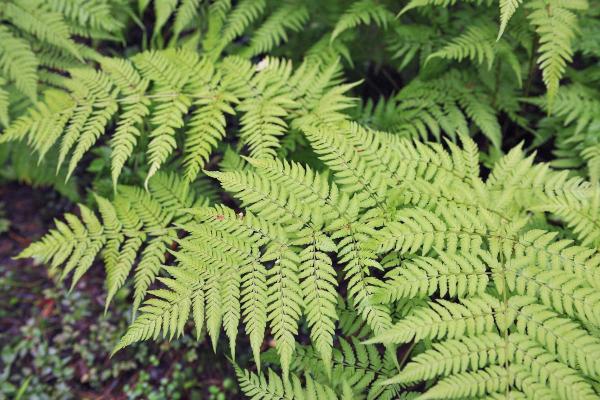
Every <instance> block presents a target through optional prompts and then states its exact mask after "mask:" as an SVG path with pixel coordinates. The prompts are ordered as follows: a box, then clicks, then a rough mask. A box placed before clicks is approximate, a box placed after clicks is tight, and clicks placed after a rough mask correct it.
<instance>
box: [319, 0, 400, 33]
mask: <svg viewBox="0 0 600 400" xmlns="http://www.w3.org/2000/svg"><path fill="white" fill-rule="evenodd" d="M392 19H393V14H392V13H391V12H390V11H389V10H388V9H387V8H386V7H385V6H384V5H383V4H380V3H378V2H376V1H373V0H359V1H355V2H354V3H352V5H351V6H350V7H349V8H348V10H347V11H346V12H344V14H342V16H341V17H340V19H339V20H338V21H337V23H336V25H335V27H334V28H333V32H332V33H331V38H330V41H331V42H333V41H334V40H335V39H336V38H337V37H338V36H340V34H342V32H344V31H347V30H349V29H352V28H355V27H356V26H358V25H361V24H364V25H369V24H370V23H371V21H373V23H375V24H376V25H377V26H379V27H381V28H384V29H385V28H387V25H388V22H390V21H391V20H392Z"/></svg>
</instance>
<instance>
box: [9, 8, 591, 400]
mask: <svg viewBox="0 0 600 400" xmlns="http://www.w3.org/2000/svg"><path fill="white" fill-rule="evenodd" d="M28 1H29V0H28ZM31 1H33V0H31ZM17 3H18V2H16V1H15V2H14V4H17ZM100 3H102V4H104V3H103V2H99V3H98V7H99V10H100V11H101V10H104V11H106V10H108V8H106V7H108V6H102V7H101V4H100ZM9 4H13V2H10V3H9ZM23 4H25V3H23ZM27 4H29V3H27ZM48 4H49V5H48V7H50V4H52V7H55V8H53V10H56V15H63V17H61V18H62V20H60V21H59V18H58V17H56V18H55V19H53V20H52V21H50V22H52V24H50V23H49V24H48V26H47V28H44V29H41V30H40V29H38V28H35V29H34V27H32V25H31V24H32V22H27V23H25V22H22V23H20V24H18V23H16V22H15V23H14V26H15V27H19V28H20V29H22V30H24V31H27V32H29V33H28V34H27V35H25V34H16V33H15V31H14V28H13V26H12V25H10V27H8V26H7V27H5V26H4V25H2V26H0V38H1V37H4V38H5V39H6V40H5V41H4V42H2V41H0V67H2V69H1V74H2V76H1V77H0V82H4V83H2V85H4V86H1V87H0V121H2V123H6V122H8V126H7V127H6V128H5V129H4V130H3V132H2V134H1V135H0V143H7V144H8V143H10V144H11V145H12V144H15V145H17V144H18V145H22V146H24V145H27V146H28V147H29V148H31V149H33V150H34V151H35V152H36V153H37V155H38V156H39V158H40V159H41V160H44V159H46V158H48V157H54V156H56V159H57V162H56V164H57V165H56V168H55V169H56V171H57V172H58V173H59V175H60V176H65V177H69V176H71V175H73V174H74V175H77V173H78V172H79V171H81V170H78V167H80V166H86V165H88V164H89V165H90V167H89V168H88V171H94V172H97V171H101V170H102V168H101V167H99V166H98V165H100V164H102V162H105V163H106V172H108V171H110V172H109V173H105V175H110V177H108V176H102V177H101V179H103V180H100V181H99V182H94V188H96V189H99V190H96V191H95V192H96V194H94V195H93V196H91V198H93V201H91V202H90V204H87V205H86V204H82V205H80V208H79V212H78V214H77V215H76V214H73V213H67V214H65V216H64V218H62V219H61V220H57V222H56V227H55V228H54V229H52V230H51V231H50V232H49V233H48V234H47V235H45V236H44V237H42V239H40V240H39V241H37V242H34V243H33V244H31V245H30V246H29V247H28V248H27V249H25V250H24V251H23V252H22V254H21V255H20V256H21V257H37V258H38V259H40V260H41V261H43V262H44V263H46V264H48V265H49V266H50V270H51V272H52V273H53V274H56V275H57V276H58V277H59V278H61V279H66V278H67V277H69V276H70V275H72V280H71V286H72V287H73V286H75V285H76V284H77V282H78V281H79V280H80V279H81V278H82V276H83V275H84V274H85V273H86V272H87V271H88V269H89V268H92V266H93V263H94V260H95V259H96V258H98V256H100V257H101V259H102V264H103V265H104V267H105V271H106V289H107V299H106V305H107V306H108V305H109V303H110V302H111V300H113V299H114V298H115V296H116V294H117V292H118V291H119V290H120V289H121V288H122V287H123V286H124V285H127V284H128V282H127V278H128V276H129V275H130V274H132V275H133V280H132V285H133V299H132V309H133V320H132V322H131V325H130V326H129V329H128V330H127V332H126V333H125V334H124V335H123V336H122V338H121V340H120V341H119V342H118V343H117V344H116V347H115V349H114V351H115V352H117V351H120V350H122V349H124V348H126V347H128V346H133V345H135V343H136V342H140V341H144V340H157V339H159V338H165V339H167V340H173V339H175V338H178V337H180V336H182V335H184V334H185V333H187V332H188V331H190V328H192V327H193V331H194V336H195V337H196V338H197V339H198V340H200V339H203V338H205V337H206V338H207V340H210V342H211V344H212V347H213V349H214V350H215V351H217V349H218V347H219V345H220V344H221V345H222V344H223V341H222V340H221V339H222V338H223V339H224V340H225V341H226V343H227V345H228V354H229V355H230V357H231V359H232V362H233V363H234V365H235V366H236V367H235V370H236V374H237V376H238V380H239V382H240V388H241V390H242V391H243V392H244V393H245V394H246V395H247V396H248V397H250V398H255V399H287V398H290V399H296V398H299V399H303V398H306V399H312V398H315V399H316V398H319V399H321V398H325V399H327V398H332V399H333V398H340V399H367V400H371V399H382V400H385V399H396V398H400V399H412V398H417V397H418V398H423V399H444V398H448V399H450V398H456V399H464V398H469V399H470V398H487V399H501V398H515V399H520V398H534V399H535V398H544V399H546V398H548V399H554V398H557V399H596V398H598V397H599V394H598V393H600V392H599V388H600V363H599V362H598V361H597V360H598V357H599V356H600V339H599V335H598V332H599V329H600V311H599V310H600V294H599V292H598V289H599V288H600V272H599V268H600V254H599V253H598V251H599V249H600V247H599V246H600V229H599V228H598V227H599V226H600V214H599V210H600V191H599V188H598V185H597V183H598V182H597V181H598V178H599V177H600V142H599V140H598V137H599V136H598V132H599V130H600V119H599V117H598V115H600V106H599V104H600V102H599V99H600V97H599V96H598V89H597V87H594V85H596V84H597V83H600V74H599V73H598V71H597V66H595V64H594V63H595V62H597V56H598V54H600V50H599V49H598V48H597V44H598V43H597V41H595V40H593V39H589V38H586V40H584V41H581V43H579V42H578V39H579V38H580V37H579V36H578V35H581V34H584V35H585V34H586V32H588V33H589V32H595V29H596V28H597V27H596V26H595V23H596V22H597V21H595V20H596V16H597V15H598V14H597V12H596V11H594V9H593V7H594V6H595V5H596V4H597V1H596V0H589V4H588V1H585V0H575V1H566V0H529V1H520V0H519V1H492V0H471V1H466V0H465V1H458V0H413V1H410V2H406V3H405V4H403V5H399V4H395V3H393V2H391V1H390V2H386V1H373V0H360V1H348V2H322V4H321V3H319V2H312V1H308V2H298V1H285V2H272V1H267V0H242V1H238V2H231V1H228V0H215V1H204V2H200V1H188V0H181V1H164V2H159V1H154V2H149V1H141V2H139V4H138V5H137V7H136V9H137V11H136V12H137V13H138V14H139V17H140V19H141V20H143V21H144V22H145V21H147V18H149V17H148V15H152V17H153V18H155V19H154V24H153V25H152V34H151V35H150V30H148V31H146V28H145V27H141V28H139V29H141V30H142V33H143V36H144V39H143V40H142V42H143V43H141V44H136V45H137V46H138V47H136V48H130V47H128V51H129V50H131V51H130V53H129V54H127V55H122V54H121V55H120V56H119V52H116V53H117V55H109V54H110V53H108V52H107V54H103V55H98V54H94V55H93V56H91V55H90V54H89V52H88V51H87V50H86V49H85V47H84V46H82V45H80V44H78V42H75V41H73V39H72V35H73V34H74V33H73V32H74V31H70V30H69V29H70V28H69V26H70V25H69V24H70V23H71V22H72V21H80V22H81V23H83V22H85V24H89V25H90V29H91V31H90V35H88V36H89V37H92V38H94V36H92V35H91V33H92V31H93V32H96V30H103V31H106V32H120V31H119V30H118V26H120V24H117V23H116V22H115V25H114V27H113V26H112V25H110V24H109V23H108V22H101V21H100V20H95V19H94V18H92V17H88V18H84V16H78V15H77V14H74V13H73V11H72V8H69V7H68V4H67V3H66V2H60V1H57V2H49V3H48ZM69 4H70V3H69ZM86 4H87V3H86ZM11 7H12V6H11ZM81 7H84V6H81ZM86 7H88V6H86ZM89 7H90V8H89V9H90V10H91V9H93V7H91V5H90V6H89ZM5 8H6V7H5ZM5 8H2V6H0V13H2V12H5ZM7 9H9V10H10V7H8V8H7ZM87 9H88V8H85V10H87ZM100 11H98V13H99V14H98V15H102V14H101V12H100ZM104 11H102V12H104ZM10 12H12V11H9V14H7V15H12V14H10ZM106 12H108V11H106ZM61 13H62V14H61ZM3 15H4V14H3ZM52 15H55V14H51V16H50V17H44V18H51V17H52ZM394 15H397V17H396V18H394ZM11 18H12V17H11ZM15 18H17V17H15ZM52 18H54V17H52ZM498 20H499V23H496V22H494V21H498ZM15 21H16V20H15ZM61 21H62V22H61ZM68 21H71V22H68ZM115 21H117V20H115ZM119 21H120V20H119ZM113 22H114V21H113ZM28 24H29V25H28ZM86 26H87V25H86ZM65 27H66V28H65ZM92 28H93V29H92ZM36 29H37V30H36ZM136 29H137V28H136ZM580 29H581V30H580ZM19 32H21V31H19ZM52 32H54V33H55V34H52V35H51V34H50V33H52ZM77 35H82V37H88V36H85V35H83V34H80V33H78V34H77ZM115 35H117V34H116V33H115ZM32 38H35V40H38V41H46V42H48V46H51V47H52V48H53V49H54V47H58V48H59V49H62V50H60V51H62V52H63V53H65V54H67V55H68V57H72V58H73V59H74V60H76V61H77V62H73V63H72V64H68V63H67V65H65V66H64V67H59V66H57V68H56V70H57V71H61V72H60V73H59V74H53V77H51V78H48V79H46V77H47V76H48V75H47V74H45V75H43V76H44V77H45V78H44V82H45V81H46V80H47V81H48V82H46V83H47V84H48V85H45V86H44V90H43V91H40V92H39V93H41V94H43V98H42V99H41V101H39V102H36V103H35V104H34V105H33V106H31V107H28V108H26V111H22V112H20V113H15V112H14V111H13V109H14V107H15V105H14V104H13V103H11V100H12V97H11V96H14V94H15V93H18V92H22V93H23V94H25V95H26V96H29V97H32V99H33V98H35V96H37V93H38V89H39V83H40V82H38V81H42V79H40V78H39V76H41V75H40V71H39V70H40V68H42V67H44V66H45V65H46V64H44V63H45V61H43V60H44V58H41V57H38V56H37V54H35V52H34V51H33V47H32V46H33V45H32V43H33V42H31V41H29V39H31V40H33V39H32ZM375 39H376V40H375ZM3 45H4V47H2V46H3ZM5 48H6V49H9V48H12V50H5ZM111 49H112V48H111ZM46 50H48V49H46ZM54 50H56V49H54ZM300 50H301V51H300ZM367 50H368V51H367ZM5 54H11V55H12V54H14V58H10V59H7V58H6V56H5ZM53 54H54V53H53ZM60 54H62V53H60ZM575 57H577V63H574V64H572V63H571V62H572V60H573V59H574V58H575ZM78 58H81V59H83V60H88V62H87V63H85V64H82V62H81V60H78ZM13 61H14V63H15V64H14V65H13V64H12V63H13ZM59 61H60V60H59ZM21 64H22V68H17V67H15V65H17V66H19V65H21ZM57 64H58V62H57ZM580 65H584V67H580ZM40 66H42V67H40ZM581 68H583V69H581ZM373 71H375V72H373ZM36 74H38V75H39V76H38V77H36ZM363 75H364V76H365V81H364V82H363V81H358V82H354V83H350V82H351V80H350V79H349V78H348V77H349V76H352V77H355V78H356V77H357V76H363ZM567 79H568V80H569V83H568V84H567V83H566V80H567ZM563 81H565V84H562V82H563ZM381 82H384V83H383V84H382V83H381ZM13 84H14V87H15V88H16V92H15V90H13V87H12V86H11V85H13ZM378 85H385V88H384V90H380V88H379V87H378ZM47 86H48V87H47ZM49 86H51V87H49ZM5 87H6V88H7V89H3V88H5ZM544 87H545V88H546V89H544ZM372 88H375V89H372ZM373 91H375V92H376V93H375V94H376V97H374V96H371V95H372V94H373ZM355 95H357V96H358V95H360V96H361V99H356V98H354V97H352V96H355ZM533 96H536V97H533ZM13 115H15V116H17V118H12V117H13ZM11 118H12V119H11ZM532 134H533V135H532ZM550 140H552V141H553V143H554V145H555V149H554V153H555V158H554V159H553V160H551V161H550V162H548V163H546V162H538V160H540V159H541V160H549V159H550V158H551V157H548V153H549V151H547V148H546V147H541V150H540V154H536V153H535V152H534V151H532V149H534V148H535V147H537V146H542V145H543V144H544V143H546V142H547V141H550ZM98 154H100V156H98ZM94 157H96V158H94ZM90 159H91V161H90ZM102 165H104V164H102ZM557 167H558V168H557ZM554 168H557V169H554ZM53 169H54V166H53ZM103 172H104V171H102V172H100V173H99V175H102V173H103ZM587 177H589V178H591V179H589V180H587ZM106 187H108V188H109V189H108V190H106V189H105V188H106ZM217 187H218V188H219V189H217ZM103 189H104V190H103ZM111 189H112V192H113V193H112V194H111ZM92 204H93V205H92ZM94 208H96V209H97V210H98V213H96V212H94V211H92V209H94ZM222 331H223V332H224V335H223V337H222V334H221V332H222ZM240 336H244V338H243V339H242V338H240ZM242 343H243V344H246V346H247V344H248V343H249V348H250V350H247V349H244V348H242V345H241V344H242ZM268 348H272V349H271V350H266V349H268ZM265 350H266V351H265ZM241 351H247V352H250V351H251V353H252V357H251V361H250V362H251V365H250V366H249V367H248V368H246V366H244V368H242V367H238V366H237V362H240V364H244V363H245V362H246V360H247V359H248V357H236V355H239V353H240V352H241ZM265 364H266V368H265V367H264V365H265Z"/></svg>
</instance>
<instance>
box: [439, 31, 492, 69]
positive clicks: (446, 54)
mask: <svg viewBox="0 0 600 400" xmlns="http://www.w3.org/2000/svg"><path fill="white" fill-rule="evenodd" d="M494 44H495V43H494V32H493V31H492V29H491V27H490V26H489V25H475V26H469V27H468V28H467V29H466V31H465V32H464V33H463V34H461V35H460V36H458V37H457V38H455V39H453V40H452V41H450V42H449V43H448V44H446V45H445V46H444V47H442V48H441V49H439V50H437V51H436V52H434V53H432V54H430V55H429V57H428V58H427V60H429V59H431V58H436V57H437V58H443V59H449V60H457V61H459V62H460V61H462V60H463V59H470V60H473V61H477V63H479V64H483V63H484V62H485V63H486V64H487V67H488V69H489V68H491V67H492V64H493V63H494V58H495V53H496V51H495V49H494Z"/></svg>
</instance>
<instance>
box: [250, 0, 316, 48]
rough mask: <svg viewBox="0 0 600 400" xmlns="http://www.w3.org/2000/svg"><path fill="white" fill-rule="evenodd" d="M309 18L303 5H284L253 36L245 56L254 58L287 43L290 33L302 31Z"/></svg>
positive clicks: (294, 3)
mask: <svg viewBox="0 0 600 400" xmlns="http://www.w3.org/2000/svg"><path fill="white" fill-rule="evenodd" d="M308 17H309V14H308V9H307V8H306V7H305V6H303V5H302V4H301V3H296V2H287V3H283V4H282V5H281V6H280V7H279V8H278V9H276V10H275V11H273V13H272V14H271V15H270V16H269V17H268V18H267V19H266V20H265V22H263V24H262V25H261V26H260V27H259V28H258V29H257V30H256V31H255V32H254V33H253V34H252V37H251V39H250V45H249V46H248V47H247V48H245V49H244V50H243V54H244V55H246V56H249V57H253V56H256V55H258V54H261V53H266V52H268V51H270V50H271V49H273V48H274V47H275V46H277V45H279V44H280V43H283V42H285V41H287V38H288V33H287V32H288V31H291V32H298V31H300V30H301V29H302V27H303V26H304V24H305V23H306V21H307V20H308Z"/></svg>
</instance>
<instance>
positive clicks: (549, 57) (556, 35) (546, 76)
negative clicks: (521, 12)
mask: <svg viewBox="0 0 600 400" xmlns="http://www.w3.org/2000/svg"><path fill="white" fill-rule="evenodd" d="M526 7H527V8H528V9H530V10H531V13H530V14H529V16H528V18H529V21H530V23H531V25H532V26H533V27H534V28H535V30H536V32H537V33H538V35H539V36H540V47H539V50H538V51H539V53H540V56H539V58H538V64H539V66H540V68H541V70H542V78H543V80H544V83H545V85H546V88H547V89H548V109H549V110H550V112H551V110H552V109H553V102H554V98H555V96H556V94H557V92H558V87H559V84H560V79H561V78H562V77H563V75H564V73H565V70H566V65H567V62H570V61H571V60H572V57H573V46H572V41H573V39H574V38H575V35H576V33H577V29H578V27H577V16H576V15H575V13H574V11H576V10H584V9H586V8H587V1H586V0H575V1H569V2H566V1H562V0H535V1H532V2H528V3H527V4H526Z"/></svg>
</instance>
